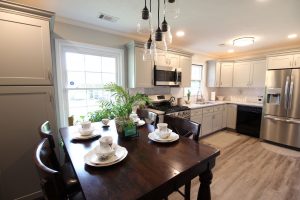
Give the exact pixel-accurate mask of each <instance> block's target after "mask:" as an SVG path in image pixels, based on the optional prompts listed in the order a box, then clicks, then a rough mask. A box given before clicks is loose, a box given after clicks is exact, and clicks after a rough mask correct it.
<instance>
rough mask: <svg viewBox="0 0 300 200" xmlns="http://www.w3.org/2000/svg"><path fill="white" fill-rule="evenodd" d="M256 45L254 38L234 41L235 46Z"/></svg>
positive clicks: (242, 38)
mask: <svg viewBox="0 0 300 200" xmlns="http://www.w3.org/2000/svg"><path fill="white" fill-rule="evenodd" d="M252 44H254V37H241V38H237V39H234V40H233V46H237V47H244V46H249V45H252Z"/></svg>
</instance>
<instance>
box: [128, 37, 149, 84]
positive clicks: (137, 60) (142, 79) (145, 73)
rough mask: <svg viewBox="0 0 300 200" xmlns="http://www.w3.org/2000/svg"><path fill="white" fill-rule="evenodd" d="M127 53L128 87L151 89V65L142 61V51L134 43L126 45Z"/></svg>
mask: <svg viewBox="0 0 300 200" xmlns="http://www.w3.org/2000/svg"><path fill="white" fill-rule="evenodd" d="M127 51H128V87H129V88H139V87H143V88H145V87H153V67H154V66H153V63H152V61H144V60H143V53H144V49H142V48H139V47H136V46H135V45H134V43H131V44H130V45H127Z"/></svg>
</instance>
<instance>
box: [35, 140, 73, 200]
mask: <svg viewBox="0 0 300 200" xmlns="http://www.w3.org/2000/svg"><path fill="white" fill-rule="evenodd" d="M53 153H54V152H53V151H52V150H51V147H50V144H49V140H48V139H47V138H44V139H42V140H41V142H40V143H39V144H38V146H37V148H36V150H35V154H34V157H33V159H34V163H35V166H36V168H37V171H38V173H39V176H40V184H41V188H42V191H43V194H44V197H45V198H46V199H49V200H52V199H58V200H60V199H67V198H66V197H67V194H66V192H65V186H64V183H63V179H62V176H61V174H60V173H59V171H58V170H59V169H55V163H53V162H56V161H57V159H56V156H55V154H53Z"/></svg>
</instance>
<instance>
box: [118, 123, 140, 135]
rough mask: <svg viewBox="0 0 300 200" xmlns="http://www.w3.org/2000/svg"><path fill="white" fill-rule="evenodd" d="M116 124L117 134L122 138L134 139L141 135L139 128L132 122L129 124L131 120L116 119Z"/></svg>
mask: <svg viewBox="0 0 300 200" xmlns="http://www.w3.org/2000/svg"><path fill="white" fill-rule="evenodd" d="M115 122H116V128H117V132H118V134H119V136H120V137H121V138H132V137H137V136H138V135H139V133H138V130H137V126H136V125H135V124H132V122H129V120H125V121H124V120H120V119H118V118H116V119H115Z"/></svg>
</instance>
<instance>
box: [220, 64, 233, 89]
mask: <svg viewBox="0 0 300 200" xmlns="http://www.w3.org/2000/svg"><path fill="white" fill-rule="evenodd" d="M220 76H221V78H220V87H232V78H233V77H232V76H233V63H222V64H221V75H220Z"/></svg>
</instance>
